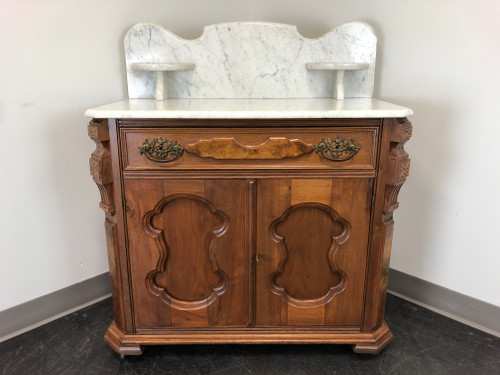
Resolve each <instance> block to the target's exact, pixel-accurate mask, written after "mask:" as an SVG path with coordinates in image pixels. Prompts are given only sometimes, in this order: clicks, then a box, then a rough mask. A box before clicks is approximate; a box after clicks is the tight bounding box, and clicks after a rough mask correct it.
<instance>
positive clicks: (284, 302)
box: [255, 178, 373, 327]
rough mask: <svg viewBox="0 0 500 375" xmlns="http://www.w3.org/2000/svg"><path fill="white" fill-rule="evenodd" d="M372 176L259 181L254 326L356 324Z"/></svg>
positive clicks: (363, 277) (364, 257)
mask: <svg viewBox="0 0 500 375" xmlns="http://www.w3.org/2000/svg"><path fill="white" fill-rule="evenodd" d="M372 187H373V179H371V178H333V179H328V178H325V179H267V180H261V181H259V182H258V188H257V214H256V216H257V219H256V223H257V224H256V225H257V227H256V232H257V238H256V251H257V253H258V257H257V261H256V266H255V268H256V289H255V295H256V325H257V326H301V325H318V326H325V325H326V326H343V327H359V326H360V324H361V319H362V312H363V299H364V296H363V293H364V284H365V270H366V258H367V249H368V235H369V224H370V209H371V197H372Z"/></svg>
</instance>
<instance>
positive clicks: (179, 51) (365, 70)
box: [125, 22, 377, 99]
mask: <svg viewBox="0 0 500 375" xmlns="http://www.w3.org/2000/svg"><path fill="white" fill-rule="evenodd" d="M376 44H377V38H376V36H375V34H374V32H373V30H372V29H371V27H370V26H368V25H366V24H364V23H360V22H352V23H347V24H344V25H342V26H339V27H337V28H335V29H333V30H331V31H329V32H327V33H326V34H325V35H323V36H322V37H320V38H317V39H309V38H305V37H303V36H302V35H300V34H299V32H298V31H297V28H296V27H295V26H291V25H283V24H277V23H264V22H236V23H223V24H217V25H211V26H206V27H205V28H204V31H203V34H202V35H201V36H200V37H199V38H198V39H194V40H185V39H182V38H180V37H178V36H177V35H175V34H173V33H171V32H169V31H167V30H165V29H163V28H162V27H161V26H158V25H155V24H150V23H140V24H137V25H135V26H134V27H133V28H132V29H131V30H130V31H129V32H128V33H127V35H126V37H125V59H126V67H127V80H128V91H129V98H155V97H157V98H160V99H162V98H207V99H208V98H315V97H316V98H317V97H332V96H333V97H337V98H339V99H340V98H341V97H340V94H342V93H341V92H340V91H339V89H338V83H339V78H342V79H340V81H341V83H342V84H343V88H342V89H343V96H345V97H346V98H349V97H371V96H372V95H373V84H374V71H375V56H376ZM153 63H154V64H167V65H166V66H170V67H172V66H175V65H172V64H180V65H179V66H180V67H181V68H182V67H183V66H184V67H185V66H194V68H193V70H182V69H179V70H178V71H176V70H175V69H166V70H165V71H158V65H154V66H155V67H156V68H155V69H151V70H147V69H146V70H144V69H142V68H141V69H137V67H138V66H139V67H144V66H146V67H147V65H144V64H153ZM353 63H354V65H353ZM134 64H135V65H134ZM138 64H142V65H138ZM307 64H313V65H310V66H316V68H315V70H311V68H309V69H308V67H307ZM314 64H316V65H314ZM151 66H153V65H151ZM342 66H344V67H347V68H346V69H342V68H341V67H342ZM352 66H358V67H361V68H360V70H349V69H352ZM322 67H323V68H322ZM332 67H335V68H334V69H333V70H332ZM349 67H351V68H349ZM316 69H320V70H316ZM335 71H336V72H335ZM335 74H336V75H337V76H336V83H335V84H334V82H335V81H334V75H335ZM157 77H158V79H157ZM157 91H159V92H157Z"/></svg>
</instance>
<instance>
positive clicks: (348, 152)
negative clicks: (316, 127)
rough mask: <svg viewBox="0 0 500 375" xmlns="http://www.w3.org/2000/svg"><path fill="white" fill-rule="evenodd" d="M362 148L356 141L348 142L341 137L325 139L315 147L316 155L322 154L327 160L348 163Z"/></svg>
mask: <svg viewBox="0 0 500 375" xmlns="http://www.w3.org/2000/svg"><path fill="white" fill-rule="evenodd" d="M360 148H361V146H358V145H357V144H356V143H354V140H353V139H351V140H347V139H345V138H341V137H338V136H337V137H335V138H326V139H325V138H323V139H322V140H321V141H319V143H318V144H317V145H316V146H314V151H315V152H316V153H321V156H323V157H324V158H325V159H328V160H331V161H346V160H349V159H351V158H353V157H354V155H356V154H357V153H358V151H359V150H360Z"/></svg>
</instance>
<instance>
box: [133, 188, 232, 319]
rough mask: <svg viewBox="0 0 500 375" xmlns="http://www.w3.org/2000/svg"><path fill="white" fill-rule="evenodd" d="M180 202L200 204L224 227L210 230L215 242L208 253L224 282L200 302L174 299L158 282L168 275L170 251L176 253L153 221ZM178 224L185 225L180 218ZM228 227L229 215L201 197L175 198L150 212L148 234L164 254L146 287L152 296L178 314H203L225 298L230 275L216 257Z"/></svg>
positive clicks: (216, 271) (160, 204) (146, 222)
mask: <svg viewBox="0 0 500 375" xmlns="http://www.w3.org/2000/svg"><path fill="white" fill-rule="evenodd" d="M180 201H185V202H194V203H196V204H198V205H199V206H200V207H203V209H204V210H208V215H209V216H212V217H215V218H216V219H217V220H218V221H219V222H221V223H222V224H221V225H220V226H218V227H216V228H209V230H210V232H209V233H210V235H211V240H210V245H209V247H208V249H207V251H208V256H209V261H210V265H211V266H212V270H213V272H214V273H215V274H217V275H218V276H219V278H220V280H221V282H220V284H219V285H218V286H215V287H213V289H212V290H211V291H208V296H206V297H203V298H199V299H197V300H186V299H182V298H180V297H174V295H172V293H171V292H169V291H168V290H167V288H166V287H164V286H162V285H159V284H158V282H157V276H159V275H160V274H161V273H164V272H166V270H167V263H168V258H169V253H170V251H172V249H171V248H170V247H169V244H168V241H169V239H168V238H166V236H165V234H164V232H165V231H164V228H157V227H155V225H153V219H154V218H155V216H157V215H160V214H161V213H162V212H163V211H164V210H165V208H166V207H167V206H168V205H169V204H172V203H176V202H180ZM178 220H180V221H181V224H179V225H182V218H178ZM171 225H172V224H171ZM228 226H229V219H228V217H227V216H226V214H224V213H223V212H222V211H218V210H216V209H215V207H214V206H213V205H212V203H210V202H209V201H208V200H206V199H205V198H202V197H199V196H197V195H192V194H174V195H170V196H168V197H165V198H163V199H162V200H161V201H159V202H158V203H157V204H156V206H155V207H154V209H153V210H152V211H149V212H147V213H146V215H145V216H144V218H143V228H144V231H145V232H146V233H147V234H148V235H150V236H151V237H153V238H154V240H155V243H156V246H157V248H158V250H159V253H160V257H159V259H158V262H157V265H156V269H154V270H153V271H151V272H149V273H148V275H147V276H146V287H147V289H148V290H149V292H150V293H151V294H153V295H155V296H157V297H160V299H161V300H162V301H163V302H165V303H166V304H167V305H169V306H171V307H172V308H175V309H177V310H199V309H202V308H204V307H207V306H209V305H211V304H212V303H213V302H214V301H215V300H216V298H217V297H219V296H221V295H222V294H224V293H225V292H226V291H227V289H228V287H229V278H228V276H227V275H226V273H225V272H224V271H223V270H221V269H220V268H219V265H218V263H217V259H216V257H215V249H216V247H217V241H218V239H219V238H220V237H222V236H223V235H224V234H226V232H227V229H228Z"/></svg>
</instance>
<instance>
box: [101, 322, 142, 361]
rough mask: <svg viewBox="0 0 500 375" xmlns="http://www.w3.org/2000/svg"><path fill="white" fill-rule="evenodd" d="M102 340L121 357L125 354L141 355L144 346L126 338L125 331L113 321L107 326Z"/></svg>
mask: <svg viewBox="0 0 500 375" xmlns="http://www.w3.org/2000/svg"><path fill="white" fill-rule="evenodd" d="M104 341H106V343H107V344H108V345H109V346H111V349H113V350H114V351H115V352H117V353H118V354H120V357H121V358H122V359H124V358H125V356H126V355H141V354H142V352H143V351H144V346H142V345H139V344H137V343H133V342H129V341H128V340H126V339H125V333H124V332H123V331H121V330H120V329H119V328H118V327H117V326H116V324H115V322H113V323H111V325H110V326H109V328H108V331H107V332H106V334H105V335H104Z"/></svg>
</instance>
